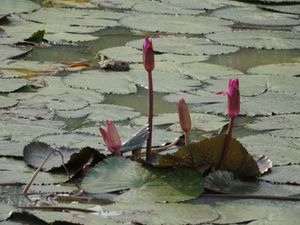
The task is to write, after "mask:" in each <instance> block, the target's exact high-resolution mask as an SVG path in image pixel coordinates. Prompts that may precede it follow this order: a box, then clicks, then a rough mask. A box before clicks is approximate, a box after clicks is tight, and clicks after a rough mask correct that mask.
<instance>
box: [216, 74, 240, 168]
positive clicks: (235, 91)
mask: <svg viewBox="0 0 300 225" xmlns="http://www.w3.org/2000/svg"><path fill="white" fill-rule="evenodd" d="M217 94H226V95H227V112H226V115H227V116H228V117H229V125H228V129H227V134H226V138H225V143H224V147H223V152H222V155H221V158H220V161H219V163H218V165H217V166H216V169H222V168H223V166H224V163H225V159H226V156H227V153H228V151H229V145H230V140H231V138H232V130H233V125H234V119H235V118H236V117H237V116H238V115H239V112H240V89H239V79H230V80H229V82H228V89H227V91H219V92H217Z"/></svg>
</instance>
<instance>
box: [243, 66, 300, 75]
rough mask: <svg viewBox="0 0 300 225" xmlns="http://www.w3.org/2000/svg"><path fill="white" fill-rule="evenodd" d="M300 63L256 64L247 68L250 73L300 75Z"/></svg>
mask: <svg viewBox="0 0 300 225" xmlns="http://www.w3.org/2000/svg"><path fill="white" fill-rule="evenodd" d="M299 70H300V63H281V64H269V65H262V66H256V67H252V68H250V69H248V71H247V73H250V74H266V75H281V76H297V75H300V72H299Z"/></svg>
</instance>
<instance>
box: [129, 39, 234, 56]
mask: <svg viewBox="0 0 300 225" xmlns="http://www.w3.org/2000/svg"><path fill="white" fill-rule="evenodd" d="M152 43H153V47H154V50H155V51H156V52H161V53H173V54H182V55H219V54H226V53H232V52H235V51H237V50H238V48H237V47H232V46H226V45H218V44H215V43H213V42H212V41H209V40H207V39H205V38H187V37H185V36H170V37H169V36H167V37H159V38H153V39H152ZM127 45H128V46H130V47H134V48H137V49H142V46H143V40H134V41H130V42H128V43H127Z"/></svg>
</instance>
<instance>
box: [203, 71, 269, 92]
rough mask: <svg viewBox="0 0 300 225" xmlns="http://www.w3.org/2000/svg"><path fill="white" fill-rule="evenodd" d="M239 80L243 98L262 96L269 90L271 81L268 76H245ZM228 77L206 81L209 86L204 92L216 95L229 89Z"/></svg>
mask: <svg viewBox="0 0 300 225" xmlns="http://www.w3.org/2000/svg"><path fill="white" fill-rule="evenodd" d="M234 77H237V78H238V79H239V83H240V94H241V96H249V97H250V96H257V95H261V94H263V93H264V92H266V90H267V89H268V86H269V85H270V84H269V82H268V81H269V80H268V76H259V75H253V76H249V75H243V76H236V75H234ZM227 81H228V78H227V77H215V78H211V79H207V80H205V83H207V86H206V87H205V88H204V90H206V91H209V92H211V93H214V92H216V91H220V90H226V89H227V84H226V83H227Z"/></svg>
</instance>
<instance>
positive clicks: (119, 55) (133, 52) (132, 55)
mask: <svg viewBox="0 0 300 225" xmlns="http://www.w3.org/2000/svg"><path fill="white" fill-rule="evenodd" d="M142 54H143V53H142V52H141V51H139V50H137V49H134V48H128V47H113V48H108V49H104V50H100V51H99V52H98V55H105V56H107V57H109V58H112V59H115V60H119V61H124V62H129V63H141V62H142V60H143V58H142Z"/></svg>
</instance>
